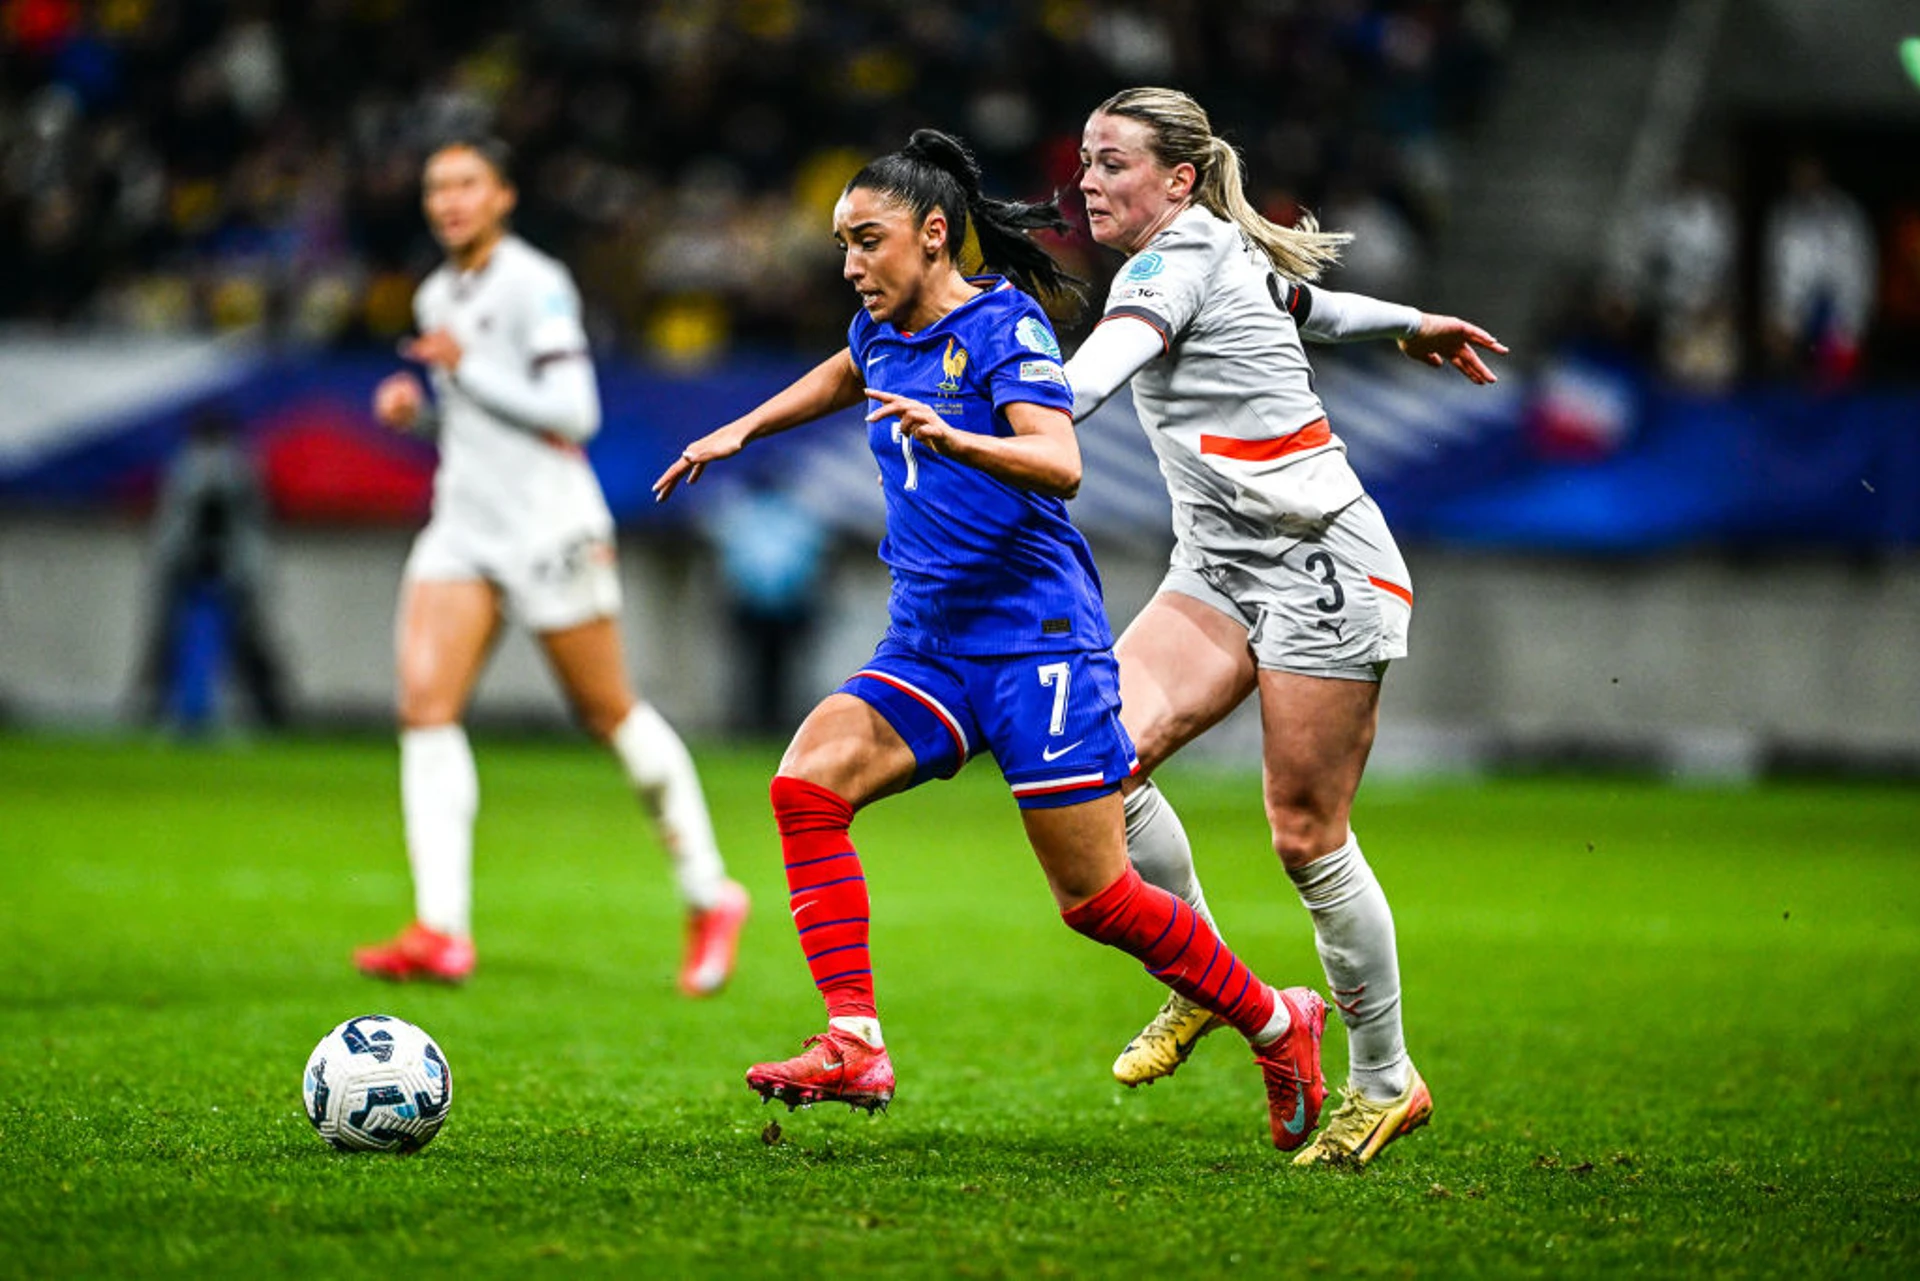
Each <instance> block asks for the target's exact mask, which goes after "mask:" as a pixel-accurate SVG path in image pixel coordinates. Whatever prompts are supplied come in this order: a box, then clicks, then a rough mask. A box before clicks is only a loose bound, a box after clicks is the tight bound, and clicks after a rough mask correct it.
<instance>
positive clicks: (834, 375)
mask: <svg viewBox="0 0 1920 1281" xmlns="http://www.w3.org/2000/svg"><path fill="white" fill-rule="evenodd" d="M866 385H867V384H866V380H865V379H863V378H861V377H860V371H859V370H858V369H856V368H854V364H853V354H852V353H851V352H850V351H848V350H847V349H846V348H845V347H842V348H841V349H840V350H839V351H838V352H836V353H834V354H833V355H831V356H829V357H827V358H826V359H825V360H823V361H821V362H820V363H819V364H817V365H815V366H814V367H813V368H812V369H809V370H808V371H807V372H806V373H804V374H802V375H801V376H800V377H799V378H798V379H796V380H794V382H792V383H791V384H789V385H788V386H787V387H785V388H783V389H782V390H780V391H779V392H776V393H775V394H774V395H772V396H770V397H768V398H767V399H766V400H764V401H762V402H760V404H758V405H756V406H755V407H754V408H753V409H752V410H750V411H748V412H747V413H745V414H743V415H741V416H740V417H738V418H736V419H734V420H733V421H732V422H730V423H728V424H727V425H726V426H724V427H721V428H719V429H718V430H715V431H711V432H708V433H707V434H706V435H704V436H702V437H701V438H700V439H698V440H696V441H694V442H693V443H692V444H691V445H688V446H687V447H686V448H685V449H683V450H681V451H680V456H679V457H678V458H676V459H674V460H673V463H672V465H671V466H669V467H668V468H667V469H666V470H665V471H663V472H661V473H660V478H659V479H658V480H656V481H654V482H653V501H654V502H656V503H663V502H665V501H666V500H667V498H668V497H669V496H670V495H671V494H672V493H673V491H674V490H675V489H676V488H678V487H679V485H680V482H681V481H683V480H684V481H686V482H687V484H689V485H691V484H693V483H694V482H695V481H697V480H699V479H700V477H701V475H702V474H703V473H705V471H706V469H707V464H709V463H715V462H719V461H720V460H721V459H722V458H731V457H733V456H734V455H735V454H737V453H739V452H740V451H741V450H743V449H745V448H746V447H747V444H748V442H749V441H753V440H758V439H759V438H760V437H762V436H771V435H773V434H774V433H775V432H782V431H786V430H787V429H788V428H789V427H798V426H799V425H800V424H802V423H810V422H812V421H813V420H814V419H816V418H824V417H826V416H827V415H828V414H831V413H833V412H834V411H836V410H840V409H846V408H847V407H848V406H850V405H856V404H858V403H859V402H860V393H861V392H862V391H864V390H865V389H866Z"/></svg>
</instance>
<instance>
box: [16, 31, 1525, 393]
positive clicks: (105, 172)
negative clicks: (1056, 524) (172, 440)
mask: <svg viewBox="0 0 1920 1281" xmlns="http://www.w3.org/2000/svg"><path fill="white" fill-rule="evenodd" d="M1509 16H1510V15H1509V12H1508V9H1507V5H1506V3H1504V0H1329V2H1327V3H1305V2H1303V0H1241V2H1237V3H1208V2H1207V0H1166V2H1159V0H1153V2H1150V0H1036V2H1035V3H1015V2H1014V0H988V2H985V3H958V2H955V0H918V2H917V3H914V4H910V5H900V4H894V3H889V2H885V0H649V2H643V3H619V2H618V0H541V3H539V4H535V5H508V4H503V3H497V2H495V0H236V2H232V3H216V2H215V0H85V2H82V0H0V321H30V322H51V323H62V324H99V325H107V326H115V327H124V328H132V329H136V330H147V331H159V332H217V331H229V330H235V329H241V328H252V327H259V328H262V329H264V331H265V332H268V333H270V334H272V335H274V336H275V337H276V338H278V339H280V340H281V341H285V342H289V343H296V344H313V345H326V346H332V345H342V344H355V343H379V344H386V343H388V342H390V341H391V340H392V339H393V338H394V337H396V336H397V335H399V334H400V333H402V332H404V331H405V330H407V329H408V328H409V327H410V325H411V314H410V311H409V305H408V304H409V299H410V296H411V293H412V290H413V287H414V285H415V283H416V282H417V281H418V279H419V278H420V276H421V275H422V274H424V272H425V271H427V270H428V269H429V268H430V267H431V266H432V265H433V263H434V262H435V260H436V254H435V252H434V248H433V245H432V244H431V242H430V241H429V240H428V239H427V236H426V232H425V228H424V226H423V224H422V221H421V217H420V212H419V202H418V201H419V198H418V177H419V170H420V165H421V161H422V159H423V157H424V155H425V154H426V152H427V151H428V150H429V149H430V148H431V147H432V146H433V145H434V143H435V142H436V141H438V140H442V139H445V138H447V137H449V136H453V135H458V134H463V133H473V132H488V133H492V134H496V135H498V136H499V137H501V138H503V139H504V140H505V141H507V142H508V143H509V144H510V145H511V146H512V147H513V148H514V153H515V163H514V167H515V170H516V174H515V177H516V178H517V180H518V183H519V187H520V194H521V204H520V212H519V215H518V217H517V224H518V226H519V227H520V229H521V230H522V231H523V232H524V233H525V234H526V235H527V236H528V237H529V238H530V239H532V240H533V241H534V242H535V243H537V244H539V245H541V246H543V247H545V248H547V249H548V250H550V251H551V252H554V253H556V254H558V255H559V256H561V257H562V258H564V259H565V260H566V261H567V262H568V263H569V264H570V265H571V266H572V267H573V269H574V272H575V274H576V276H577V277H578V278H579V280H580V283H581V286H582V290H583V293H584V295H585V298H586V301H587V306H588V314H589V321H590V325H591V328H592V330H593V333H594V338H595V341H596V343H598V344H601V345H602V346H603V347H605V348H607V349H609V350H614V351H624V352H628V353H631V354H637V355H644V356H647V357H649V358H654V359H663V360H667V361H678V362H683V363H699V362H701V361H703V360H706V359H709V358H712V357H714V356H716V355H719V354H721V353H725V352H728V351H738V350H742V349H752V348H757V347H786V346H790V345H792V344H795V343H798V344H802V345H806V346H817V345H818V344H819V343H820V342H821V341H823V340H826V341H831V339H832V338H833V337H835V336H837V335H838V334H840V333H841V332H842V331H843V329H844V326H845V324H846V321H847V318H848V315H849V314H850V304H849V300H848V298H847V297H846V296H845V291H844V289H843V288H842V287H841V286H840V282H839V281H838V278H837V274H836V272H835V271H834V264H835V261H836V259H835V251H834V249H833V245H832V241H831V239H830V237H829V235H828V232H827V230H826V227H827V221H828V211H829V210H830V208H831V206H832V203H833V200H834V198H835V197H836V196H837V194H838V192H839V189H840V187H841V185H842V184H843V183H844V181H845V179H846V178H847V177H848V176H850V175H851V173H852V171H853V169H854V168H855V167H857V165H858V164H859V163H860V162H861V161H863V160H864V159H866V158H868V157H869V156H871V155H873V154H876V153H878V152H880V151H884V150H889V149H891V148H893V147H895V146H898V145H900V143H902V142H903V141H904V140H905V138H906V136H907V135H908V133H909V132H910V131H911V130H912V129H914V128H916V127H918V126H921V125H935V126H939V127H943V128H947V129H950V130H954V131H957V132H959V133H960V134H962V135H964V136H965V137H967V138H968V139H969V140H970V141H971V142H972V143H973V144H974V145H975V147H976V149H977V150H978V151H979V153H980V155H981V158H982V161H983V163H984V165H985V167H986V170H987V174H988V182H989V186H990V187H991V188H992V189H994V190H995V191H997V192H999V193H1001V194H1007V195H1020V196H1026V197H1034V196H1038V195H1042V194H1045V193H1046V192H1048V191H1051V190H1054V189H1062V188H1070V187H1071V184H1072V181H1073V178H1074V171H1075V168H1076V164H1077V146H1078V137H1079V129H1080V126H1081V124H1082V122H1083V121H1084V119H1085V116H1086V114H1087V112H1088V110H1089V109H1090V108H1091V107H1092V106H1094V105H1095V104H1096V103H1098V102H1099V101H1100V100H1101V99H1103V98H1105V97H1106V96H1107V95H1108V94H1110V93H1112V92H1113V91H1115V90H1116V89H1119V88H1122V87H1125V86H1127V85H1132V84H1170V85H1175V86H1179V87H1183V88H1187V89H1189V90H1190V91H1192V92H1194V93H1195V94H1196V96H1198V97H1199V98H1200V99H1201V101H1202V102H1203V104H1204V105H1206V106H1207V107H1208V108H1209V109H1210V111H1211V112H1212V113H1213V116H1214V121H1215V125H1216V128H1219V129H1221V130H1222V131H1223V132H1225V133H1227V135H1228V136H1229V137H1231V138H1232V139H1233V140H1234V141H1235V142H1236V143H1237V144H1238V145H1239V146H1240V147H1241V149H1242V150H1243V152H1244V153H1245V156H1246V159H1247V164H1248V170H1249V175H1250V179H1251V188H1250V190H1251V193H1252V195H1253V197H1254V199H1255V200H1256V201H1257V202H1258V203H1259V204H1260V205H1261V206H1262V207H1263V209H1264V211H1265V212H1266V213H1267V214H1268V215H1269V216H1271V217H1275V218H1277V219H1282V220H1287V219H1290V218H1291V217H1292V216H1293V213H1294V212H1295V210H1297V209H1298V208H1300V207H1302V206H1306V207H1311V208H1313V209H1315V210H1316V211H1317V212H1318V213H1319V214H1320V216H1321V218H1322V221H1323V222H1325V223H1327V224H1329V225H1334V226H1341V227H1346V228H1349V229H1352V230H1355V231H1358V232H1360V233H1361V239H1360V240H1359V242H1358V243H1357V245H1356V248H1355V252H1354V254H1353V257H1352V260H1351V262H1350V264H1349V265H1348V266H1347V267H1346V268H1345V271H1346V276H1345V277H1344V283H1345V284H1347V285H1348V287H1352V288H1359V289H1366V290H1369V291H1375V292H1381V293H1387V294H1395V293H1404V292H1405V291H1406V289H1407V288H1408V286H1409V284H1410V283H1411V281H1412V279H1413V273H1414V272H1415V271H1416V270H1417V267H1418V264H1419V262H1420V260H1421V256H1422V254H1423V252H1424V251H1425V249H1426V248H1427V247H1429V246H1430V245H1431V243H1432V240H1433V237H1434V235H1435V232H1436V229H1437V228H1438V227H1439V226H1440V225H1441V223H1442V222H1443V221H1444V219H1445V216H1446V208H1447V200H1448V192H1449V188H1450V184H1451V183H1452V181H1453V178H1454V171H1455V168H1456V167H1457V166H1458V165H1459V164H1460V160H1459V159H1458V158H1457V155H1456V152H1457V140H1458V138H1459V136H1460V133H1461V130H1462V128H1463V126H1464V125H1466V124H1467V123H1469V122H1470V119H1471V117H1472V114H1473V113H1474V112H1475V110H1476V109H1477V108H1478V107H1479V105H1480V104H1481V103H1482V102H1483V100H1484V99H1485V97H1486V95H1487V93H1488V91H1489V90H1490V88H1491V87H1492V86H1493V85H1494V83H1495V81H1496V78H1497V71H1498V67H1499V62H1500V53H1501V47H1502V42H1503V38H1504V35H1505V32H1506V29H1507V22H1508V20H1509ZM1056 248H1057V249H1058V251H1059V252H1060V253H1062V254H1063V256H1064V257H1066V258H1067V259H1068V260H1069V261H1070V262H1072V263H1073V264H1075V265H1076V267H1077V268H1078V270H1079V271H1080V272H1081V273H1082V274H1083V275H1086V276H1088V277H1089V278H1093V279H1095V280H1101V279H1103V278H1104V273H1105V272H1106V271H1110V270H1111V264H1106V263H1103V262H1101V261H1100V260H1099V258H1098V256H1097V255H1096V252H1095V251H1094V249H1093V247H1092V246H1091V244H1090V242H1088V241H1087V240H1086V239H1085V237H1084V235H1083V234H1076V235H1073V236H1069V237H1065V238H1063V239H1061V240H1060V241H1059V242H1058V243H1057V245H1056Z"/></svg>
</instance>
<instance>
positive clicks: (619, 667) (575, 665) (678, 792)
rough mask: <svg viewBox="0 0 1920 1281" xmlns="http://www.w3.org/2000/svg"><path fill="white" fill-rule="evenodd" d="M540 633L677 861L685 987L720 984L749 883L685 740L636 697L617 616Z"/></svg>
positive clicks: (699, 990)
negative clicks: (726, 857) (713, 813)
mask: <svg viewBox="0 0 1920 1281" xmlns="http://www.w3.org/2000/svg"><path fill="white" fill-rule="evenodd" d="M539 639H540V645H541V648H542V649H543V650H544V651H545V652H546V655H547V661H548V663H549V664H550V665H551V666H552V668H553V671H554V675H555V676H557V677H558V678H559V680H560V683H561V685H562V686H563V687H564V688H565V689H566V692H567V697H568V699H570V700H571V702H572V704H573V707H574V709H575V711H576V712H577V713H578V714H579V716H580V720H581V723H582V724H583V725H585V727H586V729H587V732H588V733H590V734H592V735H593V736H594V737H595V738H596V739H599V740H600V741H601V742H603V743H605V744H606V745H607V746H608V747H610V748H611V749H612V750H613V753H614V755H615V756H616V757H618V758H619V760H620V764H621V766H622V768H623V769H624V770H625V771H626V774H627V778H628V781H629V782H631V783H632V784H633V788H634V790H635V791H636V792H637V793H638V794H639V796H640V800H641V803H642V804H644V805H645V806H646V808H647V812H648V813H649V814H651V815H652V816H653V819H654V823H655V825H656V827H657V829H658V831H659V833H660V841H661V844H662V845H664V846H665V847H666V849H667V854H668V857H669V858H670V859H671V860H672V862H673V870H674V877H675V880H676V881H677V882H678V885H679V889H680V896H681V898H682V899H683V900H684V901H685V902H686V904H687V943H686V953H685V956H684V958H683V960H682V964H681V969H680V989H681V991H683V992H685V993H686V994H687V995H689V996H706V995H709V994H711V993H713V992H717V991H718V990H719V989H720V988H721V987H722V986H723V985H724V984H725V983H726V981H727V979H728V977H729V976H730V975H731V974H732V972H733V961H734V955H735V952H736V950H737V948H738V946H739V939H740V928H741V926H742V924H743V923H744V922H745V921H746V918H747V892H746V890H745V889H743V888H742V887H741V886H740V885H739V884H738V883H737V882H735V881H732V880H730V879H728V877H727V871H726V865H725V864H724V863H723V862H722V861H721V857H720V848H719V845H718V844H717V843H716V842H715V840H714V836H713V821H712V818H711V817H710V816H709V814H708V812H707V802H706V797H705V795H704V794H703V793H702V791H701V789H700V776H699V774H698V773H697V772H696V771H695V769H694V764H693V758H692V756H690V755H689V754H688V752H687V748H686V744H684V743H682V742H681V741H680V736H679V735H678V734H676V733H674V731H673V727H672V726H671V725H669V724H667V721H666V718H665V717H663V716H661V715H660V713H659V712H658V711H657V710H655V709H654V707H653V706H652V705H651V704H648V703H643V702H640V701H639V700H638V699H637V698H636V697H635V696H634V693H633V687H632V685H631V684H630V683H629V682H628V680H627V673H626V665H625V662H624V660H623V658H622V656H621V646H620V630H619V626H618V624H616V623H615V622H614V620H613V619H612V618H611V617H602V618H596V619H593V620H591V621H588V622H584V623H579V624H576V625H574V626H571V627H565V628H560V629H557V630H552V631H543V632H541V633H540V634H539Z"/></svg>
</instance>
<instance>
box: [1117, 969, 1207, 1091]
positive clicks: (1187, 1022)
mask: <svg viewBox="0 0 1920 1281" xmlns="http://www.w3.org/2000/svg"><path fill="white" fill-rule="evenodd" d="M1223 1026H1225V1020H1224V1019H1221V1018H1220V1017H1219V1016H1217V1015H1216V1014H1214V1013H1213V1011H1211V1010H1209V1009H1207V1008H1206V1007H1205V1006H1203V1005H1195V1004H1194V1003H1193V1002H1192V1001H1189V1000H1188V999H1187V998H1186V997H1184V996H1182V995H1180V994H1179V993H1178V992H1170V993H1168V994H1167V1003H1166V1004H1165V1005H1163V1006H1161V1007H1160V1012H1159V1013H1158V1014H1156V1015H1154V1016H1153V1022H1151V1023H1149V1024H1147V1026H1146V1027H1144V1028H1142V1029H1141V1031H1140V1035H1138V1036H1136V1037H1134V1038H1133V1039H1132V1040H1131V1041H1128V1042H1127V1048H1126V1049H1124V1050H1122V1051H1120V1057H1119V1058H1117V1059H1115V1060H1114V1061H1113V1079H1114V1080H1116V1081H1118V1082H1120V1084H1122V1085H1124V1086H1126V1087H1127V1088H1128V1089H1132V1088H1133V1087H1134V1086H1136V1085H1151V1084H1153V1083H1154V1082H1155V1081H1158V1080H1159V1079H1160V1078H1161V1077H1163V1076H1172V1075H1173V1073H1174V1069H1176V1068H1178V1067H1179V1066H1180V1065H1181V1064H1182V1063H1185V1062H1186V1061H1187V1055H1189V1054H1192V1053H1193V1047H1194V1046H1195V1045H1197V1044H1199V1041H1200V1038H1201V1037H1203V1036H1205V1035H1206V1034H1207V1033H1209V1032H1211V1031H1213V1029H1215V1028H1217V1027H1223Z"/></svg>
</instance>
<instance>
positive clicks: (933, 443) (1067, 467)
mask: <svg viewBox="0 0 1920 1281" xmlns="http://www.w3.org/2000/svg"><path fill="white" fill-rule="evenodd" d="M867 398H868V399H869V400H871V401H872V402H873V408H872V409H871V410H870V411H869V412H868V414H867V421H868V422H875V421H877V420H879V419H882V418H894V419H897V420H898V421H899V424H900V434H901V435H903V436H910V437H912V438H913V439H914V440H915V441H916V442H918V443H919V444H922V445H924V446H926V447H927V448H928V449H931V450H932V451H933V452H934V453H936V454H940V455H942V456H943V457H946V458H951V459H953V460H954V461H955V462H957V463H965V464H966V465H967V466H969V467H977V468H979V469H980V470H981V471H983V472H985V473H987V475H989V476H992V477H993V478H994V479H996V480H1003V481H1005V482H1006V483H1007V484H1009V485H1015V486H1018V487H1019V488H1021V489H1031V490H1033V491H1034V492H1036V493H1041V494H1048V495H1051V496H1052V497H1055V498H1072V497H1073V496H1074V495H1075V494H1076V493H1078V492H1079V490H1080V441H1079V439H1078V438H1077V437H1075V436H1074V434H1073V420H1072V419H1071V418H1069V417H1068V416H1067V414H1066V412H1065V411H1063V410H1059V409H1055V408H1053V407H1052V406H1050V405H1040V404H1032V403H1029V402H1026V401H1014V402H1012V403H1010V404H1008V405H1007V406H1005V412H1006V415H1007V424H1008V425H1009V426H1011V427H1012V428H1013V435H1011V436H983V435H981V434H980V433H978V432H971V431H957V430H955V429H954V428H952V427H949V426H948V425H947V422H946V420H945V419H944V418H942V417H940V415H939V414H937V413H935V412H934V410H933V408H932V406H930V405H928V404H926V403H924V402H923V401H918V400H914V399H913V398H912V397H910V396H899V395H895V394H894V393H892V392H888V391H875V390H873V389H872V388H868V389H867Z"/></svg>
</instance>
